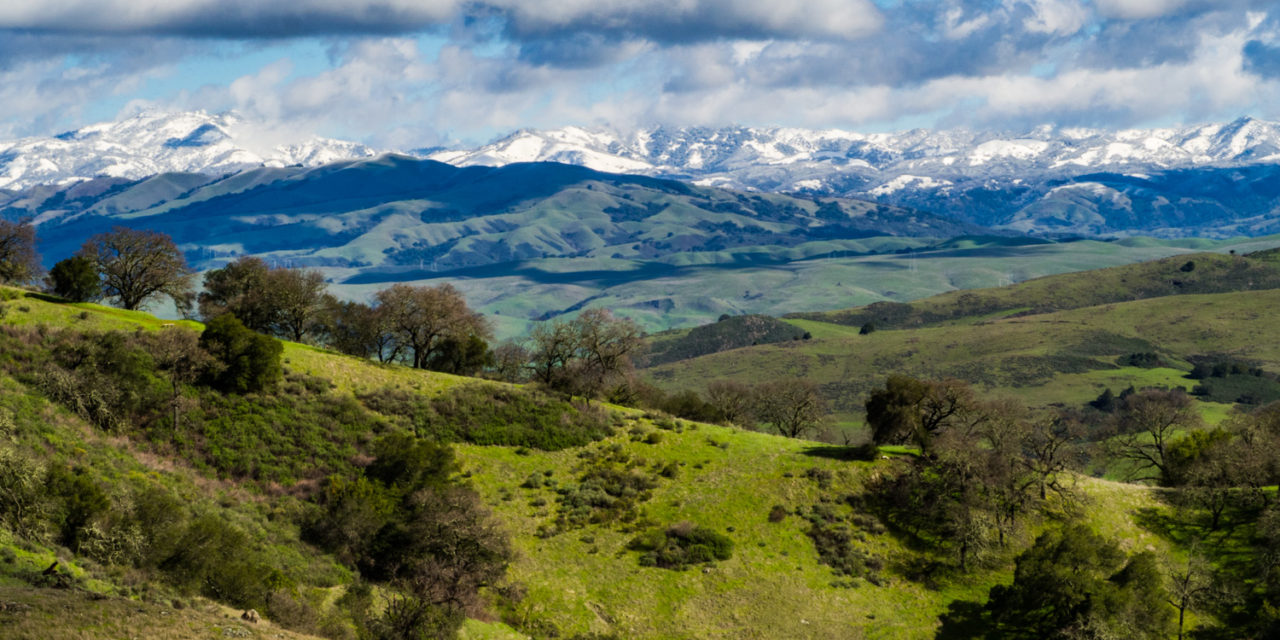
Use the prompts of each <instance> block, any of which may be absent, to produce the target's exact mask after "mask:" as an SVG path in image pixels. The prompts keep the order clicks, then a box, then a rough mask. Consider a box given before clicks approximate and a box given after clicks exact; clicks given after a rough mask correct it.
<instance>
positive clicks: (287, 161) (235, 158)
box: [0, 111, 379, 191]
mask: <svg viewBox="0 0 1280 640" xmlns="http://www.w3.org/2000/svg"><path fill="white" fill-rule="evenodd" d="M278 136H279V134H278V133H275V132H272V131H271V130H270V129H268V128H267V127H264V126H261V125H258V124H256V123H253V122H249V121H246V120H245V119H243V118H241V117H239V116H237V115H235V114H233V113H226V114H209V113H204V112H198V111H197V112H191V113H160V112H148V113H142V114H138V115H135V116H132V117H130V118H126V119H124V120H121V121H119V122H106V123H101V124H95V125H90V126H87V127H84V128H81V129H76V130H74V131H67V132H65V133H61V134H58V135H56V136H51V137H33V138H21V139H18V140H8V141H4V140H0V190H4V189H7V190H11V191H12V190H22V189H27V188H30V187H34V186H38V185H49V184H65V183H68V182H76V181H80V180H86V179H89V178H104V177H105V178H125V179H130V180H137V179H139V178H145V177H148V176H153V175H156V174H160V173H171V172H187V173H204V174H209V175H224V174H227V173H235V172H239V171H243V170H245V169H253V168H257V167H285V166H290V165H303V166H318V165H322V164H326V163H329V162H334V161H336V160H348V159H351V158H360V157H367V156H373V155H377V154H378V153H379V151H376V150H374V149H372V148H370V147H368V146H365V145H363V144H359V143H356V142H344V141H342V140H332V139H329V138H320V137H310V138H305V139H280V140H273V138H275V137H278Z"/></svg>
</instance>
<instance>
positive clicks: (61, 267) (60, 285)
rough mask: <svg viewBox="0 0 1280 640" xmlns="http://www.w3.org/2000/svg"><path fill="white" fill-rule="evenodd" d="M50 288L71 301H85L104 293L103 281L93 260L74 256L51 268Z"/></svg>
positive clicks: (54, 292) (94, 298)
mask: <svg viewBox="0 0 1280 640" xmlns="http://www.w3.org/2000/svg"><path fill="white" fill-rule="evenodd" d="M49 289H50V290H51V291H52V292H53V294H54V295H56V296H59V297H61V298H66V299H67V300H70V301H71V302H85V301H88V300H96V299H97V298H99V297H100V296H101V295H102V282H101V280H100V279H99V276H98V269H97V267H96V266H95V265H94V263H93V261H92V260H90V259H88V258H86V257H84V256H72V257H70V258H67V259H65V260H62V261H60V262H58V263H57V264H55V265H53V268H52V269H50V270H49Z"/></svg>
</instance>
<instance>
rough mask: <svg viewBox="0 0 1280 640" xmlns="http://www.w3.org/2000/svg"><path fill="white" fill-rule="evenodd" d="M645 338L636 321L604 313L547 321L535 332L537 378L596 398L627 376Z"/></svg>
mask: <svg viewBox="0 0 1280 640" xmlns="http://www.w3.org/2000/svg"><path fill="white" fill-rule="evenodd" d="M641 336H642V332H641V331H640V327H639V326H638V325H636V323H635V322H634V321H632V320H631V319H629V318H616V317H614V316H613V314H611V313H610V312H609V311H607V310H605V309H588V310H586V311H583V312H582V313H581V314H579V315H578V317H577V318H574V319H573V320H569V321H565V320H555V321H552V322H549V323H543V324H541V325H538V326H536V327H534V328H533V330H532V331H531V332H530V341H531V342H532V348H531V349H530V362H531V363H532V364H531V368H532V369H533V377H534V379H535V380H537V381H539V382H541V383H543V384H545V385H547V386H549V387H552V388H554V389H559V390H561V391H567V392H569V393H579V394H582V395H584V396H587V397H595V396H597V395H599V394H600V393H601V392H602V391H603V390H604V389H605V388H607V387H608V386H609V385H610V384H611V383H613V382H616V381H619V380H622V379H625V378H626V377H627V376H628V374H629V373H630V371H631V369H632V358H633V357H634V356H635V355H636V354H637V353H638V352H639V350H640V347H641V344H642V343H641Z"/></svg>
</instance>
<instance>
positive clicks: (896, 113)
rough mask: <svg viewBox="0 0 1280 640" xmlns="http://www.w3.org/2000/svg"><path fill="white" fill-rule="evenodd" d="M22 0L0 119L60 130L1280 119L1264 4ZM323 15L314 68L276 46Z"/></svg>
mask: <svg viewBox="0 0 1280 640" xmlns="http://www.w3.org/2000/svg"><path fill="white" fill-rule="evenodd" d="M10 4H16V3H10ZM32 6H33V5H28V6H27V7H12V6H0V81H3V82H5V83H6V86H4V87H0V134H4V133H5V132H9V133H13V132H20V131H21V132H27V131H41V130H46V132H48V131H47V129H49V128H53V127H59V128H61V127H64V126H66V124H69V123H75V122H77V121H78V120H80V119H81V118H82V116H83V114H84V113H85V111H86V105H93V104H95V103H98V104H101V103H103V102H104V101H107V102H111V103H112V104H124V103H129V104H130V107H129V108H138V107H140V106H150V107H161V108H175V109H187V108H203V109H207V110H215V111H216V110H223V109H236V110H238V111H240V112H242V113H243V114H244V115H246V116H247V117H249V118H250V119H254V120H261V121H263V122H266V123H268V126H267V127H266V128H264V131H263V135H262V137H263V138H264V140H265V139H273V136H276V135H278V136H284V135H286V134H287V133H289V132H293V131H308V132H310V131H315V132H318V133H322V134H325V135H334V136H340V137H352V138H359V139H361V140H363V141H366V142H370V143H373V144H377V145H380V146H392V147H400V148H406V147H411V146H416V145H427V144H434V143H436V142H439V141H441V140H445V139H449V138H452V137H462V138H465V139H466V140H467V141H478V139H481V138H484V137H488V136H492V135H494V134H500V133H504V132H505V131H506V130H508V129H512V128H517V127H557V126H563V125H566V124H584V125H608V124H612V125H616V126H628V125H632V124H658V123H668V124H686V125H711V126H717V125H726V124H733V123H744V124H754V125H783V124H785V125H794V126H811V127H832V126H839V127H847V128H868V127H874V128H881V129H883V128H890V127H895V126H898V125H900V124H902V123H909V124H911V125H916V124H919V123H922V122H938V123H942V124H948V125H968V126H984V127H985V126H997V127H1001V128H1014V129H1017V128H1021V127H1030V126H1033V125H1036V124H1040V123H1044V122H1056V123H1070V124H1083V125H1101V126H1128V125H1132V124H1142V123H1150V122H1153V121H1156V122H1169V121H1176V120H1184V121H1185V120H1195V119H1202V118H1220V117H1225V118H1233V117H1236V116H1238V115H1241V114H1246V113H1247V114H1251V115H1256V116H1260V117H1268V116H1274V117H1280V100H1276V99H1275V98H1277V97H1278V95H1280V94H1278V92H1277V82H1280V44H1278V43H1280V37H1277V35H1278V34H1280V11H1277V10H1276V9H1275V8H1274V7H1273V6H1272V5H1271V4H1270V3H1268V2H1265V1H1264V0H1219V1H1217V2H1210V1H1208V0H1163V1H1149V2H1139V1H1137V0H938V1H932V2H930V1H925V0H901V1H898V2H880V3H878V4H872V3H871V2H870V1H869V0H852V1H851V0H810V1H809V2H806V3H779V2H775V1H773V0H770V1H769V2H765V1H764V0H652V1H650V2H640V1H623V0H438V1H435V2H430V1H428V2H411V1H410V0H351V1H347V2H340V1H339V0H295V1H294V2H292V3H263V2H249V1H248V0H223V1H222V2H218V3H214V2H212V0H168V1H161V0H132V1H131V2H128V3H125V2H123V1H122V0H99V1H98V2H96V3H92V4H90V3H87V2H82V1H73V0H49V2H47V3H46V4H45V5H44V7H45V8H44V10H43V11H36V10H35V9H32V8H31V7H32ZM6 28H8V29H10V30H9V31H5V29H6ZM14 29H17V31H15V30H14ZM422 31H430V32H431V34H430V36H429V37H425V38H424V37H420V36H419V33H420V32H422ZM166 34H167V35H166ZM320 34H325V35H326V37H324V38H323V39H321V40H320V42H321V43H322V44H321V47H328V49H329V50H330V51H331V52H332V53H331V56H330V58H329V59H328V61H327V63H325V62H320V63H317V62H316V58H315V57H312V58H311V59H310V60H308V59H305V58H296V59H295V58H294V57H293V56H291V55H290V51H291V47H292V46H293V45H292V44H291V43H295V42H299V41H302V39H303V38H312V37H313V36H316V35H320ZM285 36H287V38H286V39H284V40H274V39H273V38H284V37H285ZM306 42H314V39H309V40H306ZM309 46H311V47H312V49H313V50H315V49H317V47H315V45H314V44H312V45H309ZM245 52H250V53H251V54H253V59H254V62H253V64H252V65H251V66H250V65H246V66H245V67H244V68H243V69H236V70H235V71H234V72H231V71H223V72H222V74H221V75H222V76H223V77H226V78H234V80H222V81H219V82H214V83H211V84H207V85H204V86H202V85H200V84H199V82H200V81H199V80H196V81H191V82H188V81H185V79H183V78H174V77H173V75H172V74H173V69H174V66H173V62H174V61H175V60H184V59H186V60H193V59H194V60H201V61H203V60H216V61H218V64H225V65H235V64H236V61H237V60H239V59H240V58H238V57H237V56H241V55H243V54H244V53H245ZM264 52H269V53H270V55H271V56H276V57H274V58H270V59H268V54H267V53H264ZM277 53H278V54H279V55H278V56H277ZM194 66H195V68H199V65H194ZM179 68H183V69H188V68H192V66H191V65H188V66H183V67H179ZM166 74H168V75H166ZM152 78H164V82H163V83H160V84H161V85H162V86H166V87H168V86H171V85H174V86H180V87H181V89H176V90H169V92H168V93H166V94H164V95H159V96H157V92H156V91H155V90H154V86H152V89H153V90H151V91H149V92H145V95H147V96H148V97H147V98H146V99H143V98H142V97H141V96H140V95H139V94H138V89H137V88H138V87H140V86H147V85H148V82H149V80H150V79H152ZM205 82H208V81H205ZM98 111H99V112H100V111H101V109H99V110H98ZM68 121H69V122H68ZM80 123H83V122H80ZM273 131H274V132H276V133H272V132H273Z"/></svg>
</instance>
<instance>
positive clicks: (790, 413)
mask: <svg viewBox="0 0 1280 640" xmlns="http://www.w3.org/2000/svg"><path fill="white" fill-rule="evenodd" d="M755 392H756V403H755V412H754V413H755V415H756V417H757V418H758V419H759V420H760V421H761V422H764V423H767V424H770V425H773V428H774V429H777V430H778V433H780V434H782V435H784V436H787V437H788V438H799V437H801V436H803V435H804V434H806V433H808V432H810V431H812V430H814V429H816V428H817V427H818V425H819V424H820V423H821V422H822V420H823V418H824V417H826V415H827V406H826V403H825V402H824V401H823V400H822V396H821V395H820V394H819V393H818V385H816V384H814V383H813V382H812V381H810V380H806V379H803V378H787V379H783V380H774V381H772V382H765V383H762V384H759V385H756V387H755Z"/></svg>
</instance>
